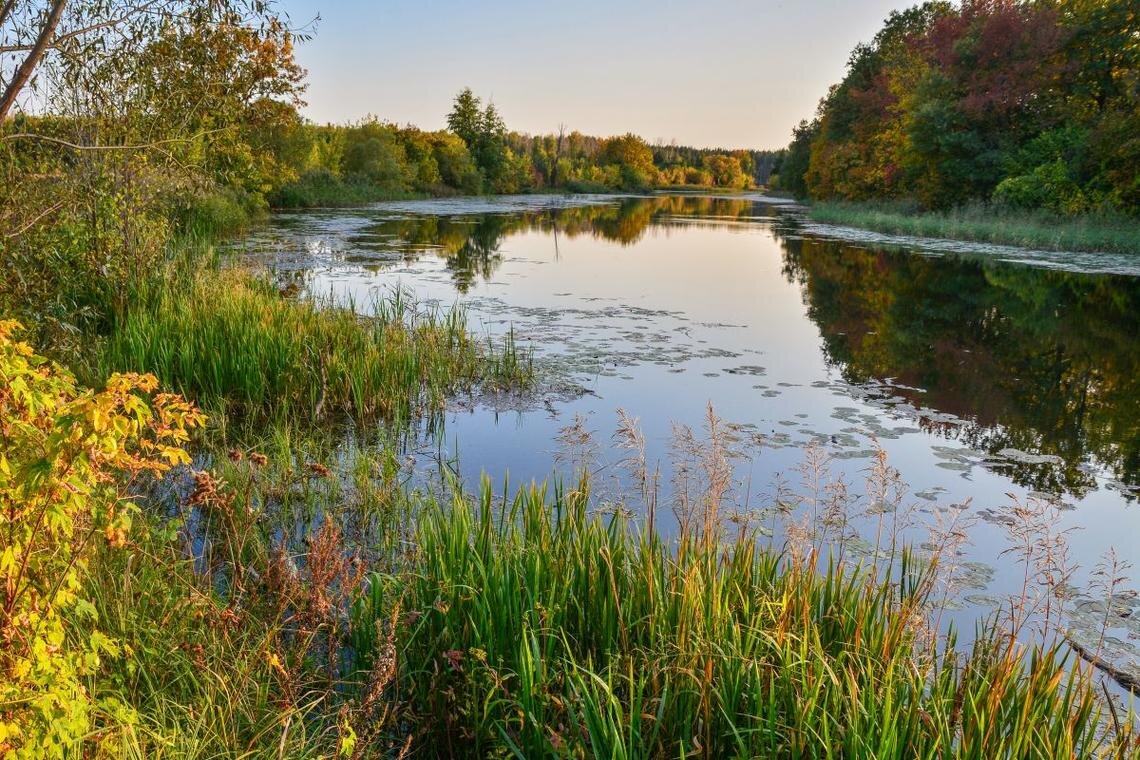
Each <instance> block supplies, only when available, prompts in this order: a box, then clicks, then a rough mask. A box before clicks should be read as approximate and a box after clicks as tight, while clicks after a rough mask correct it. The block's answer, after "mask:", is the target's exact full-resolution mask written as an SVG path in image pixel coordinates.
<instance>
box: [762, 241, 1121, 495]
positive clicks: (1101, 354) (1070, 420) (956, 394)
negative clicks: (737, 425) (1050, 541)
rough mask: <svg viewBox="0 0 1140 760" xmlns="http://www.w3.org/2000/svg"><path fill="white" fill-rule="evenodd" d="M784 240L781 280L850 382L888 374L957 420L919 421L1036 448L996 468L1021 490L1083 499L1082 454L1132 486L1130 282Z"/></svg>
mask: <svg viewBox="0 0 1140 760" xmlns="http://www.w3.org/2000/svg"><path fill="white" fill-rule="evenodd" d="M782 242H783V245H784V247H785V255H784V259H785V274H786V275H787V277H788V278H789V279H792V280H794V281H796V282H798V283H800V284H801V286H802V287H803V290H804V297H805V302H806V304H807V306H808V314H809V316H810V318H811V319H812V320H813V321H814V322H815V323H816V324H817V325H818V326H819V329H820V333H821V335H822V337H823V346H824V350H825V353H826V355H827V357H828V359H829V360H830V361H831V362H832V363H833V364H834V365H836V366H838V367H839V368H840V369H841V371H842V374H843V376H844V378H845V379H847V380H848V381H849V382H852V383H864V382H868V381H881V380H883V379H884V378H893V379H895V380H896V381H897V382H896V385H901V386H904V387H901V388H899V389H898V390H897V393H899V395H902V396H904V397H905V398H907V399H908V400H910V401H911V402H912V403H914V404H917V405H921V406H927V407H933V408H935V409H937V410H939V411H941V412H947V413H949V414H952V415H955V416H957V417H960V418H962V419H963V423H962V424H958V425H951V426H948V425H939V423H937V422H925V426H926V427H927V429H938V428H940V429H938V432H940V433H943V434H944V435H948V436H951V437H954V438H957V439H958V440H960V441H962V442H963V443H965V444H966V445H969V446H971V447H972V448H975V449H977V450H979V451H983V452H987V453H989V454H991V455H997V454H999V452H1003V451H1006V450H1009V449H1015V450H1017V451H1020V452H1028V453H1030V454H1031V455H1032V456H1031V457H1021V459H1022V461H1019V462H1018V461H1014V462H1010V461H1008V456H1007V457H1005V458H1004V459H1005V460H1006V461H1000V462H996V463H995V464H994V465H993V467H994V468H995V469H997V470H999V471H1001V472H1004V473H1005V474H1007V475H1008V476H1010V477H1011V478H1012V479H1013V480H1014V481H1015V482H1017V483H1018V484H1019V485H1022V486H1026V487H1029V488H1033V489H1036V490H1040V491H1046V492H1049V493H1072V494H1076V495H1083V494H1085V493H1087V492H1088V491H1090V490H1092V489H1095V487H1096V480H1095V474H1094V470H1093V468H1092V467H1090V466H1089V463H1090V462H1095V463H1097V464H1099V465H1101V466H1102V467H1104V468H1106V469H1108V470H1109V471H1111V472H1112V473H1113V474H1114V475H1115V477H1116V478H1117V479H1119V480H1120V481H1121V482H1123V483H1124V484H1127V485H1131V486H1135V485H1137V484H1138V483H1140V473H1138V471H1140V351H1138V350H1137V338H1138V337H1140V287H1138V286H1137V281H1136V279H1135V278H1127V277H1121V276H1110V275H1080V274H1073V273H1069V272H1059V271H1052V270H1047V269H1038V268H1031V267H1024V266H1014V265H1008V264H1000V263H994V262H986V261H981V260H970V259H962V258H925V257H920V256H914V255H908V254H906V253H898V252H887V251H876V250H866V249H860V248H856V247H853V246H851V245H846V244H843V243H840V242H836V241H829V240H819V239H811V238H799V237H796V236H787V235H784V236H783V239H782ZM905 386H911V387H910V388H906V387H905ZM916 389H921V390H916ZM1014 456H1016V455H1014Z"/></svg>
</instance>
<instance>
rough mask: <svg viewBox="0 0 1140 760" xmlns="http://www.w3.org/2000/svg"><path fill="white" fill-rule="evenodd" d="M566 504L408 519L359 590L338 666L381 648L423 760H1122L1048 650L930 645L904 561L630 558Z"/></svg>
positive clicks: (693, 545) (526, 494)
mask: <svg viewBox="0 0 1140 760" xmlns="http://www.w3.org/2000/svg"><path fill="white" fill-rule="evenodd" d="M588 504H589V499H588V496H587V494H586V491H585V489H580V490H577V491H570V492H567V491H564V490H562V489H555V492H554V493H553V494H548V493H547V489H546V487H544V486H543V487H535V486H532V487H531V488H529V489H525V490H522V491H519V492H518V493H517V494H516V495H515V496H514V497H513V498H506V497H505V495H504V496H503V497H495V496H494V494H493V492H492V489H491V487H490V485H489V483H484V486H483V489H482V491H481V492H480V494H479V495H478V498H477V502H476V503H472V501H470V500H468V499H466V498H464V497H456V498H455V499H454V500H453V501H452V502H450V503H446V504H441V503H436V502H434V501H430V500H426V501H425V502H424V503H423V504H422V505H421V508H420V510H419V517H418V528H417V530H416V533H415V539H414V542H413V543H414V545H415V547H416V549H415V552H414V555H413V556H411V557H410V558H408V559H407V564H406V567H405V569H404V571H402V572H395V573H391V574H379V573H377V574H373V575H372V576H371V579H370V583H369V585H368V591H367V592H366V593H365V594H364V595H363V596H362V597H361V598H360V600H359V601H358V602H357V604H356V605H355V607H354V609H353V621H354V622H353V636H354V639H353V643H354V647H353V648H354V649H355V651H356V652H357V653H358V656H359V657H360V660H359V665H360V666H361V667H362V668H368V667H371V660H370V657H369V654H370V653H373V652H376V651H377V641H379V640H382V639H384V638H385V636H386V635H388V636H393V637H394V638H395V640H396V641H398V648H397V651H398V655H397V660H398V672H399V678H398V683H397V684H396V685H395V686H394V687H393V689H392V691H391V694H390V696H391V698H392V699H395V700H398V701H399V702H400V705H401V706H400V709H401V710H402V713H401V719H402V720H403V721H404V725H406V726H407V727H408V728H409V730H411V731H412V732H414V735H415V737H416V741H415V745H416V746H418V747H421V748H423V749H424V750H425V751H426V752H427V753H428V754H429V755H434V756H500V755H513V756H516V757H583V756H586V757H596V758H602V757H605V758H649V757H709V758H712V757H716V758H719V757H741V758H744V757H781V758H784V757H789V758H796V757H813V758H814V757H837V758H838V757H843V758H860V757H864V758H892V757H898V758H944V757H962V758H999V757H1036V758H1055V757H1097V756H1111V757H1135V756H1137V748H1136V745H1135V744H1130V742H1131V741H1132V739H1131V735H1130V734H1126V735H1122V736H1118V737H1117V738H1116V739H1107V738H1105V737H1104V734H1103V732H1102V730H1101V729H1102V726H1103V722H1104V721H1103V720H1102V719H1103V717H1104V716H1102V715H1101V714H1100V708H1099V706H1098V704H1099V703H1098V702H1097V700H1096V698H1095V694H1094V691H1093V686H1092V679H1091V675H1090V674H1089V672H1088V670H1087V668H1085V669H1082V668H1081V667H1079V666H1078V664H1077V663H1075V662H1073V661H1072V658H1069V657H1067V656H1066V655H1065V654H1063V652H1062V650H1061V649H1059V648H1055V647H1051V646H1044V645H1034V646H1022V645H1019V644H1016V643H1013V642H1014V640H1013V638H1012V637H1010V636H1008V635H1006V634H1005V633H1004V632H1002V631H998V630H996V629H993V628H986V629H983V630H980V631H979V635H978V637H977V643H976V644H975V645H974V646H973V648H972V649H971V650H970V651H969V652H967V653H965V654H960V653H956V652H955V642H954V639H953V637H952V636H951V638H950V640H949V641H947V642H945V643H943V644H935V643H933V642H934V641H936V640H937V637H935V636H930V635H929V633H930V632H929V628H928V619H929V612H930V611H931V609H932V604H931V590H932V587H933V585H934V573H933V571H932V569H931V566H930V565H929V563H925V562H923V563H919V562H916V561H915V560H914V558H913V557H912V555H910V554H909V553H903V554H901V555H900V558H899V559H898V560H896V562H895V563H894V566H893V567H892V568H890V569H883V568H879V569H877V570H876V569H870V568H867V567H860V566H854V565H844V564H842V563H839V562H827V561H825V560H823V559H821V558H819V557H818V556H816V557H812V558H809V559H808V560H807V561H798V562H797V561H794V560H792V559H790V558H788V557H787V556H781V555H780V554H779V553H776V552H773V551H771V550H766V549H763V548H760V545H759V544H758V543H757V541H756V540H755V538H756V537H755V536H752V535H747V534H738V535H737V536H736V539H735V540H734V541H732V542H731V543H723V542H721V541H718V540H717V536H715V535H697V534H694V535H687V536H682V537H681V538H679V539H677V540H676V541H665V540H662V539H660V538H659V537H656V536H654V537H649V536H647V535H646V534H644V533H642V532H639V531H637V530H636V529H634V528H633V527H632V526H631V524H630V523H628V522H627V521H625V520H623V519H621V518H617V517H604V516H602V515H599V514H596V513H591V512H590V511H589V509H588ZM892 579H893V580H892ZM397 606H398V609H399V610H400V611H401V612H402V616H401V619H400V622H398V623H395V624H393V625H394V626H395V627H394V628H392V627H386V626H385V624H384V623H383V622H380V621H385V620H389V619H390V614H389V613H390V611H391V610H392V609H394V608H396V607H397ZM385 631H387V634H385ZM1129 725H1130V724H1129ZM1114 742H1115V743H1114Z"/></svg>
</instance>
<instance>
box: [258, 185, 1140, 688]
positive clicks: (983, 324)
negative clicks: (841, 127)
mask: <svg viewBox="0 0 1140 760" xmlns="http://www.w3.org/2000/svg"><path fill="white" fill-rule="evenodd" d="M246 249H247V253H248V255H249V256H252V257H257V258H259V259H260V260H262V261H263V262H264V263H265V264H266V265H267V266H268V267H269V268H270V269H271V270H272V271H274V272H275V274H276V276H278V277H279V278H281V279H282V280H287V281H291V282H294V283H296V284H297V285H299V286H300V287H301V288H302V289H303V290H305V291H306V292H309V293H312V294H320V295H327V294H332V295H333V296H334V297H336V298H338V299H353V300H354V301H355V303H356V304H357V305H359V304H364V303H368V302H369V301H370V300H371V299H372V298H374V297H376V296H383V295H385V294H386V293H389V292H391V290H392V289H393V288H395V287H402V288H404V289H407V290H409V291H411V292H412V293H414V294H415V296H416V298H418V299H420V300H421V301H424V302H436V303H439V304H441V305H443V306H445V307H449V306H451V305H453V304H455V303H461V304H463V305H464V306H465V307H466V309H467V314H468V317H469V322H470V324H471V327H472V329H473V330H474V331H475V332H477V333H479V334H483V335H487V336H489V338H491V339H495V338H497V337H499V336H502V335H503V334H505V333H506V332H507V331H509V330H513V331H514V333H515V336H516V339H517V340H518V341H519V343H520V344H521V345H522V346H524V347H528V348H530V349H532V350H533V352H534V357H535V361H536V365H537V366H538V367H539V370H540V375H541V376H542V377H543V378H544V391H543V393H542V394H540V397H539V398H538V399H523V400H520V399H517V398H513V397H505V398H499V399H482V400H477V401H471V402H465V401H463V400H458V401H457V402H456V404H455V405H454V407H453V408H452V409H450V410H449V412H448V414H447V419H446V424H445V433H444V436H445V439H444V440H445V443H444V447H445V449H446V451H445V453H446V455H448V456H451V457H457V458H458V461H459V466H460V470H461V472H462V473H463V475H464V477H465V478H466V479H467V480H468V481H469V482H474V481H476V480H477V479H478V477H479V476H480V474H481V473H482V472H486V473H488V474H490V475H491V476H492V477H494V478H496V479H501V478H503V477H504V476H506V475H507V474H508V473H509V476H510V478H511V480H512V482H515V483H521V482H525V481H529V480H531V479H536V480H543V479H545V478H548V477H549V476H550V474H551V472H552V471H553V468H554V466H555V465H554V464H553V454H554V452H555V450H556V449H557V442H556V440H555V439H556V436H557V434H558V431H559V430H560V429H561V428H563V427H565V426H566V425H568V424H569V423H570V422H571V421H572V420H573V418H574V416H575V415H576V414H580V415H582V416H583V418H584V419H585V421H586V425H587V427H588V428H589V429H591V430H593V431H595V432H596V435H597V438H598V440H599V441H600V442H602V443H603V444H605V443H608V441H609V440H610V435H611V433H612V431H613V430H614V428H615V425H616V422H617V417H616V410H617V409H618V408H619V407H620V408H624V409H625V410H627V411H628V412H629V413H630V414H632V415H634V416H636V417H637V418H638V419H639V420H640V424H641V427H642V429H643V431H644V433H645V435H646V438H647V440H648V453H649V458H650V460H651V461H653V462H660V463H661V467H662V471H663V473H664V474H663V484H662V488H663V491H665V492H666V493H664V494H663V499H662V501H663V503H664V502H666V501H667V497H668V493H667V492H668V468H669V443H670V439H671V434H672V426H673V424H674V423H676V424H682V425H685V424H687V425H690V426H692V427H693V428H694V429H695V430H699V428H700V427H701V425H702V423H703V418H704V414H705V408H706V404H707V403H709V402H711V403H712V404H713V405H714V407H715V409H716V412H717V414H718V415H720V416H721V417H722V418H724V419H725V420H728V421H730V422H731V423H733V425H734V429H735V431H736V436H737V439H738V448H739V449H740V450H741V452H742V456H741V458H740V460H739V461H738V467H737V482H736V484H735V486H734V492H733V500H734V502H735V504H736V508H737V509H738V510H739V511H740V512H741V513H743V514H753V515H754V514H756V510H758V509H760V508H761V507H763V506H764V505H766V504H769V503H771V501H772V496H773V494H774V492H775V489H776V486H775V485H774V483H775V482H776V481H777V480H778V479H779V478H780V477H783V478H784V479H786V480H788V481H789V482H790V483H791V484H792V485H793V486H795V485H798V483H799V480H800V479H801V476H800V475H799V474H798V472H797V470H796V468H797V466H798V465H800V464H801V463H802V461H803V459H804V452H805V448H806V447H807V446H808V445H809V444H810V443H811V442H812V441H815V442H817V444H818V445H819V446H821V447H822V448H823V450H824V451H826V453H827V454H828V455H829V456H830V457H831V462H830V465H829V467H830V470H831V473H832V475H833V477H839V476H842V477H844V478H845V479H846V481H847V482H848V483H849V484H850V486H851V488H852V491H854V492H862V490H863V484H864V481H865V479H866V477H867V470H868V468H869V466H870V464H871V462H872V457H873V454H874V449H875V447H876V446H881V447H882V448H883V449H885V451H886V452H887V455H888V459H889V462H890V464H891V465H892V466H894V467H896V468H897V469H898V470H899V471H900V472H901V474H902V477H903V479H904V480H905V481H906V482H907V483H908V484H909V492H908V496H907V503H908V504H913V505H914V507H915V509H916V513H917V516H918V518H919V519H920V520H922V521H926V522H929V521H933V520H936V519H938V518H941V519H942V520H943V521H945V520H947V519H949V518H950V517H952V516H953V515H955V514H956V512H963V513H964V514H965V515H967V516H968V519H971V520H973V521H974V522H973V524H972V525H971V527H970V538H971V545H970V546H968V547H966V548H965V549H964V550H963V551H964V553H965V554H964V557H963V561H964V563H965V564H964V568H965V570H964V575H963V577H964V578H965V581H964V583H965V587H964V589H963V591H962V596H963V605H962V608H961V609H960V610H959V611H958V612H956V613H955V614H956V615H957V622H958V623H959V624H960V625H961V626H963V627H965V628H967V629H972V627H973V622H972V621H974V620H976V619H977V618H978V617H979V615H981V614H984V613H985V612H986V611H988V610H992V609H993V608H994V607H995V606H996V605H998V604H1000V601H1001V600H1002V599H1003V598H1004V596H1006V595H1008V594H1010V593H1017V592H1018V591H1019V590H1020V587H1021V578H1022V573H1021V570H1020V569H1019V568H1017V567H1016V566H1015V563H1016V558H1015V557H1014V556H1012V555H1010V554H1003V552H1004V551H1005V550H1006V549H1007V548H1008V547H1009V541H1008V538H1007V536H1006V526H1005V525H1004V524H1003V520H1005V519H1006V518H1005V516H1004V515H1005V514H1006V511H1007V509H1008V507H1009V505H1010V504H1011V500H1012V499H1014V498H1016V499H1021V500H1024V499H1028V498H1031V497H1040V498H1044V497H1045V496H1046V495H1048V496H1049V497H1050V498H1053V499H1056V500H1059V502H1060V503H1061V505H1062V507H1063V509H1062V511H1061V512H1060V517H1059V520H1058V522H1057V523H1056V525H1055V526H1054V527H1055V528H1056V530H1065V529H1069V528H1072V529H1073V530H1072V532H1070V533H1068V534H1067V542H1068V546H1069V550H1070V552H1071V556H1072V559H1073V561H1074V562H1075V563H1076V564H1078V565H1079V566H1080V569H1079V570H1078V571H1077V573H1076V575H1075V576H1074V577H1073V580H1072V585H1073V586H1074V588H1075V592H1074V597H1073V600H1072V603H1073V609H1074V610H1076V611H1077V612H1078V614H1077V615H1076V616H1075V618H1074V620H1075V621H1076V622H1075V624H1076V625H1078V626H1080V625H1085V626H1086V627H1087V626H1089V625H1091V624H1092V621H1097V622H1096V627H1097V628H1098V629H1099V619H1100V615H1099V612H1098V610H1099V609H1100V608H1099V607H1098V606H1097V601H1096V600H1095V599H1093V598H1092V597H1093V596H1095V594H1094V593H1093V592H1092V591H1091V589H1090V584H1089V581H1090V572H1091V570H1092V568H1093V566H1094V565H1095V563H1096V562H1097V560H1098V559H1099V558H1100V557H1101V556H1102V555H1103V554H1104V553H1105V552H1106V551H1107V550H1108V549H1109V547H1114V548H1115V549H1116V551H1117V553H1118V554H1119V555H1120V557H1121V558H1122V559H1125V560H1129V561H1131V562H1133V563H1134V565H1138V566H1140V540H1138V539H1140V506H1138V504H1137V500H1138V499H1140V258H1138V259H1131V258H1129V257H1127V256H1123V257H1121V256H1103V257H1101V256H1090V255H1087V254H1085V255H1077V254H1072V255H1070V254H1056V253H1040V252H1032V251H1025V250H1022V249H1016V248H1008V247H1000V246H988V247H987V246H970V245H967V244H961V243H950V242H948V241H929V240H920V239H908V238H890V237H887V236H882V235H873V234H866V233H859V232H856V231H852V230H843V229H840V228H830V227H823V226H820V225H815V224H810V223H807V222H805V221H804V220H803V219H802V218H801V217H800V214H799V212H798V210H797V209H796V208H795V207H791V206H788V205H781V204H780V203H779V202H778V201H774V200H772V199H766V198H763V197H760V196H756V197H731V198H725V197H720V198H705V197H692V196H689V197H653V198H614V197H592V198H591V197H574V198H561V197H519V198H497V199H454V200H435V201H422V202H406V203H390V204H380V205H377V206H373V207H370V208H367V209H353V210H335V211H314V212H306V213H290V214H282V215H279V216H276V217H275V218H274V219H273V220H272V223H271V224H270V225H269V226H268V227H267V228H265V229H263V230H260V231H258V232H257V233H256V234H254V235H253V236H251V237H250V239H249V240H248V241H246ZM620 458H621V454H620V453H612V452H609V453H606V452H604V453H603V457H602V459H603V461H609V462H611V463H612V462H614V461H616V460H618V459H620ZM425 466H426V464H425ZM605 472H607V471H603V473H605ZM603 479H604V478H603ZM914 540H916V541H919V542H920V541H921V540H922V539H921V535H919V534H916V535H915V539H914ZM1129 575H1130V576H1131V579H1132V584H1131V585H1132V587H1135V586H1140V573H1138V572H1137V570H1136V569H1135V568H1133V569H1132V570H1130V571H1129ZM1119 601H1120V603H1121V604H1122V605H1123V606H1122V608H1121V609H1122V612H1121V614H1120V615H1118V616H1114V622H1113V624H1112V627H1111V630H1110V639H1111V641H1110V648H1111V655H1112V657H1113V658H1114V660H1116V661H1117V663H1118V664H1119V665H1120V666H1122V667H1126V668H1135V669H1136V670H1137V672H1140V653H1138V652H1140V622H1138V620H1140V603H1137V602H1136V601H1135V599H1134V598H1133V597H1131V596H1126V597H1122V599H1121V600H1119ZM1082 614H1083V615H1084V617H1083V618H1082ZM1098 633H1099V631H1098Z"/></svg>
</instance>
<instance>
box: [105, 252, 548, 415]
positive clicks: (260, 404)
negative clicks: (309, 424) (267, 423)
mask: <svg viewBox="0 0 1140 760" xmlns="http://www.w3.org/2000/svg"><path fill="white" fill-rule="evenodd" d="M112 371H135V372H151V373H153V374H155V375H156V376H157V377H158V378H159V379H160V380H161V381H162V382H163V384H164V385H165V386H166V387H170V388H173V389H176V390H177V391H178V392H180V393H183V394H185V395H186V396H187V397H189V398H193V399H196V400H197V401H198V403H200V404H202V405H204V406H206V407H209V408H211V409H214V410H217V409H220V408H225V409H227V410H228V411H229V412H231V413H235V412H236V413H240V414H248V413H251V412H254V413H259V414H261V415H262V416H269V417H281V416H283V415H300V416H302V417H304V418H306V419H309V420H317V419H319V418H320V417H321V416H322V415H326V414H329V415H339V416H343V415H348V416H351V417H353V418H356V419H358V420H363V419H376V418H380V419H385V420H389V421H392V420H407V419H411V418H413V417H417V416H420V415H423V414H428V413H435V412H438V411H439V410H441V409H442V407H443V403H444V400H445V399H446V398H447V396H448V395H450V394H453V393H456V392H459V391H474V390H477V389H482V390H496V389H504V388H507V387H519V386H525V385H528V384H529V383H530V382H531V379H532V371H531V364H530V358H529V357H528V356H526V355H524V354H523V352H521V351H520V350H519V349H518V348H517V347H516V346H515V344H514V342H513V340H512V339H511V338H510V336H508V337H507V339H506V340H505V341H504V342H503V343H502V344H501V345H498V346H496V345H493V344H491V343H489V342H482V341H479V340H478V339H476V338H475V337H474V336H472V335H471V334H470V333H469V332H468V331H467V326H466V322H465V320H464V316H463V313H462V311H461V310H458V309H456V310H452V311H447V312H444V311H440V310H437V309H425V308H422V307H420V306H419V305H418V304H416V303H415V302H414V301H412V300H411V299H410V298H409V297H408V296H406V295H404V294H402V293H399V292H397V293H394V294H392V295H391V296H390V297H388V298H386V299H381V300H377V301H376V302H374V303H372V304H370V305H369V308H368V309H367V310H366V313H360V312H358V310H357V309H355V308H354V307H353V306H352V305H349V306H346V307H336V306H332V305H330V304H324V303H315V302H311V301H304V300H297V299H295V298H291V297H288V296H285V295H282V294H281V293H280V292H278V289H277V288H276V287H275V286H274V285H273V284H272V283H270V282H269V281H268V280H267V279H264V278H262V277H260V276H257V275H254V274H251V273H249V272H246V271H244V270H241V269H236V268H214V267H206V268H203V269H199V270H197V271H196V272H194V273H192V274H188V275H184V276H171V277H170V278H168V279H165V280H163V281H161V282H160V283H159V284H157V285H156V286H155V291H154V292H153V293H149V294H147V295H146V296H145V297H144V298H142V299H141V300H140V303H139V304H138V305H137V306H136V307H135V308H133V309H132V310H131V311H130V312H129V313H128V314H127V315H126V316H124V317H123V318H122V319H121V320H120V321H119V323H118V324H116V326H115V327H114V329H113V330H112V332H111V335H110V337H109V338H108V340H107V341H106V342H105V344H104V345H103V347H102V350H101V351H100V353H99V356H98V375H99V376H106V375H107V374H109V373H110V372H112Z"/></svg>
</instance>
